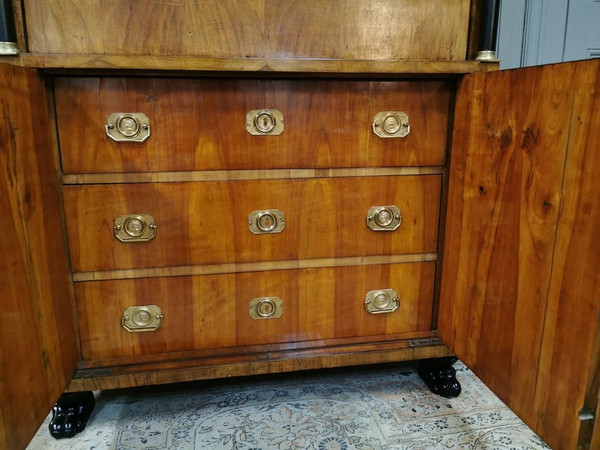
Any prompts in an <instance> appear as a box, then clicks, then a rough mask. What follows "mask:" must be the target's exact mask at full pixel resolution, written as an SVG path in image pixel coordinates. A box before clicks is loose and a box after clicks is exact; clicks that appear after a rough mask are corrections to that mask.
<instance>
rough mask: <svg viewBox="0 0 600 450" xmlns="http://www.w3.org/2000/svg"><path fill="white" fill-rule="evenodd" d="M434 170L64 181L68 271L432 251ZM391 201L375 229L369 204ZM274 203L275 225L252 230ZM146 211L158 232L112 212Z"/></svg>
mask: <svg viewBox="0 0 600 450" xmlns="http://www.w3.org/2000/svg"><path fill="white" fill-rule="evenodd" d="M440 190H441V176H440V175H423V176H375V177H343V178H316V179H294V180H289V179H285V180H252V181H227V182H225V181H223V182H220V181H218V182H184V183H141V184H114V185H71V186H65V188H64V203H65V214H66V220H67V232H68V239H69V246H70V252H71V263H72V269H73V271H74V272H89V271H101V270H115V269H130V268H150V267H169V266H171V267H172V266H182V265H201V264H219V263H228V262H256V261H282V260H297V259H312V258H329V257H350V256H369V255H388V254H390V255H391V254H400V253H426V252H435V251H436V250H437V229H438V219H439V206H440ZM390 205H396V206H397V207H398V208H399V209H400V213H401V216H402V221H401V225H400V226H399V227H398V228H397V229H396V230H394V231H373V230H371V229H370V228H369V227H367V216H368V213H369V210H370V208H372V207H373V206H390ZM273 209H279V210H281V211H282V212H283V213H284V214H285V228H284V229H283V231H281V232H280V233H276V234H254V233H252V232H251V231H250V229H249V215H250V214H251V213H252V212H253V211H261V210H273ZM136 214H149V215H151V216H152V217H153V218H154V219H155V223H156V226H157V234H156V237H155V238H154V239H152V240H150V241H148V242H135V243H132V242H129V243H123V242H120V241H119V240H118V239H117V238H116V237H115V235H114V226H115V222H114V221H115V219H117V218H118V217H120V216H122V215H136Z"/></svg>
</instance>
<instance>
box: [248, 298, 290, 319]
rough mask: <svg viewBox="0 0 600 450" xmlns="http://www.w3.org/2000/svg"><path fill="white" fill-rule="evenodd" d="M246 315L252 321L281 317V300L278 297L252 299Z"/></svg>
mask: <svg viewBox="0 0 600 450" xmlns="http://www.w3.org/2000/svg"><path fill="white" fill-rule="evenodd" d="M248 313H249V314H250V317H252V318H253V319H278V318H279V317H281V316H282V315H283V300H281V299H280V298H279V297H259V298H255V299H252V300H251V301H250V303H249V305H248Z"/></svg>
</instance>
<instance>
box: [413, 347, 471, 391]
mask: <svg viewBox="0 0 600 450" xmlns="http://www.w3.org/2000/svg"><path fill="white" fill-rule="evenodd" d="M456 361H458V358H455V357H447V358H435V359H423V360H421V361H419V376H420V377H421V378H422V379H423V381H424V382H425V384H427V386H428V387H429V389H431V392H433V393H434V394H437V395H441V396H442V397H446V398H453V397H458V395H459V394H460V391H461V388H460V383H459V382H458V380H457V379H456V370H455V369H454V367H452V364H454V363H455V362H456Z"/></svg>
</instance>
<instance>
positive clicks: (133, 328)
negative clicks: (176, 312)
mask: <svg viewBox="0 0 600 450" xmlns="http://www.w3.org/2000/svg"><path fill="white" fill-rule="evenodd" d="M163 317H164V316H163V314H162V311H161V309H160V308H159V307H158V306H156V305H144V306H130V307H129V308H127V309H126V310H125V311H124V312H123V318H122V319H121V325H123V328H125V329H126V330H127V331H129V332H130V333H140V332H143V331H154V330H157V329H158V328H160V326H161V325H162V323H163Z"/></svg>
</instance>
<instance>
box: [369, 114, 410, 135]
mask: <svg viewBox="0 0 600 450" xmlns="http://www.w3.org/2000/svg"><path fill="white" fill-rule="evenodd" d="M373 132H374V133H375V134H376V135H377V136H379V137H380V138H403V137H406V136H407V135H408V133H410V122H409V120H408V114H406V113H405V112H402V111H384V112H378V113H377V114H375V117H374V118H373Z"/></svg>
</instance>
